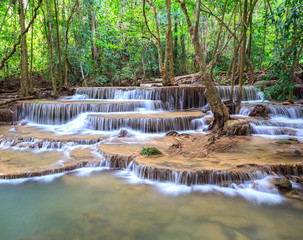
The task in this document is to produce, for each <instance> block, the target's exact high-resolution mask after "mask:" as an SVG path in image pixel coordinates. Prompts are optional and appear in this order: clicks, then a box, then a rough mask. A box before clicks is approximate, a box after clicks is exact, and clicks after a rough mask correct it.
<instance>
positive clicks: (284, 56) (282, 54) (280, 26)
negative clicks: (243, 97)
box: [261, 0, 303, 101]
mask: <svg viewBox="0 0 303 240" xmlns="http://www.w3.org/2000/svg"><path fill="white" fill-rule="evenodd" d="M268 20H270V21H271V22H272V24H273V25H274V26H275V31H274V32H275V34H276V36H275V38H274V41H273V53H274V55H273V56H272V57H271V62H272V67H271V76H272V77H273V78H276V79H278V81H277V82H276V83H275V84H274V85H273V86H271V87H269V88H265V87H264V86H263V87H262V88H261V90H262V91H263V92H264V93H265V97H266V98H267V99H268V98H269V97H270V96H271V97H272V98H274V99H277V100H280V101H284V100H286V99H287V98H292V96H289V94H292V91H293V88H294V70H295V68H296V66H297V64H298V63H299V58H300V55H299V54H301V53H300V50H299V49H300V47H301V46H302V44H303V38H302V31H300V30H299V29H301V30H302V29H303V3H302V1H300V0H287V1H283V2H281V3H278V5H277V8H276V11H275V13H273V14H271V15H269V16H268Z"/></svg>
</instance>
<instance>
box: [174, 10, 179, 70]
mask: <svg viewBox="0 0 303 240" xmlns="http://www.w3.org/2000/svg"><path fill="white" fill-rule="evenodd" d="M174 30H175V39H174V65H175V69H176V72H179V71H180V70H179V64H178V35H177V34H178V16H177V14H176V15H175V27H174Z"/></svg>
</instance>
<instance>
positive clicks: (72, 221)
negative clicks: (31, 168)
mask: <svg viewBox="0 0 303 240" xmlns="http://www.w3.org/2000/svg"><path fill="white" fill-rule="evenodd" d="M166 187H168V186H166ZM168 188H169V189H170V187H168ZM171 188H173V189H174V186H171ZM163 189H165V185H164V186H161V185H160V186H157V185H152V184H144V183H140V184H129V183H127V181H126V179H125V178H123V177H120V176H117V172H114V171H102V172H96V173H93V174H91V175H87V176H76V175H75V174H69V175H64V176H62V177H60V178H57V179H55V180H53V181H51V182H44V181H34V182H33V181H31V182H24V183H19V184H12V182H10V183H3V182H2V184H0V196H1V197H0V212H1V218H0V239H7V240H9V239H43V240H46V239H125V240H127V239H138V240H139V239H140V240H141V239H146V240H147V239H151V240H154V239H163V240H164V239H165V240H168V239H214V240H218V239H230V240H232V239H301V238H302V233H303V219H302V216H303V202H302V200H300V199H299V198H298V199H297V200H296V199H286V200H285V201H283V202H282V203H281V204H276V205H270V204H269V203H266V204H255V203H253V202H251V201H248V200H246V199H244V198H243V197H240V196H234V197H230V196H226V195H224V194H222V193H220V191H210V192H206V193H202V192H197V191H196V192H191V193H186V194H185V192H184V191H183V192H182V191H180V189H179V190H178V187H177V190H176V191H175V193H176V192H177V193H179V194H178V195H176V194H164V193H163V191H164V190H163ZM297 192H298V194H299V195H300V194H301V195H302V193H301V191H300V190H298V191H297ZM182 193H183V194H182ZM247 194H249V192H248V193H247Z"/></svg>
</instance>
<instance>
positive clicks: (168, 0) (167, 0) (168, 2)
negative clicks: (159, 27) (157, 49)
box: [165, 0, 175, 85]
mask: <svg viewBox="0 0 303 240" xmlns="http://www.w3.org/2000/svg"><path fill="white" fill-rule="evenodd" d="M165 3H166V9H167V35H168V41H167V42H166V46H168V53H167V54H168V61H169V84H170V85H173V84H174V83H175V73H174V59H173V58H174V57H173V54H174V53H173V51H174V45H173V35H172V23H171V0H165ZM165 54H166V53H165Z"/></svg>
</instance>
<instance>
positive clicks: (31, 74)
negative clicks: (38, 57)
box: [29, 12, 34, 93]
mask: <svg viewBox="0 0 303 240" xmlns="http://www.w3.org/2000/svg"><path fill="white" fill-rule="evenodd" d="M33 14H34V12H33ZM31 33H32V34H31V37H32V39H31V66H30V74H29V91H30V93H32V92H33V91H34V86H33V58H34V24H33V25H32V32H31Z"/></svg>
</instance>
